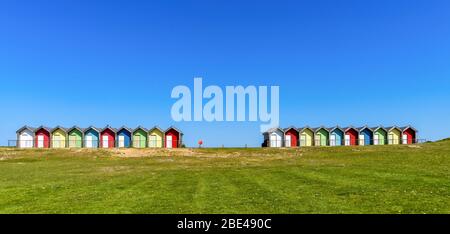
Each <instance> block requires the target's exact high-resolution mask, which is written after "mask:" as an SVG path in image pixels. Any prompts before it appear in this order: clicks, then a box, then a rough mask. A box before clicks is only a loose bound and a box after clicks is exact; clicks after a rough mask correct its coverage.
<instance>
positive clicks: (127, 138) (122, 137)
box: [117, 126, 133, 148]
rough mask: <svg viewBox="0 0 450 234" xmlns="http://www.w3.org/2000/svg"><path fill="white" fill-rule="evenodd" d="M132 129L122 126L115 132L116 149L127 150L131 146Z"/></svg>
mask: <svg viewBox="0 0 450 234" xmlns="http://www.w3.org/2000/svg"><path fill="white" fill-rule="evenodd" d="M132 132H133V130H132V129H129V128H127V127H125V126H122V127H121V128H119V130H118V131H117V147H119V148H128V147H130V146H131V133H132Z"/></svg>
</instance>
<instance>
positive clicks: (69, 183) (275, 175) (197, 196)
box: [0, 141, 450, 213]
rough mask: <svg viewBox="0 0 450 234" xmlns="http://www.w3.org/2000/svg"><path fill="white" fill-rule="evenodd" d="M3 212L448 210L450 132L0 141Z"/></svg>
mask: <svg viewBox="0 0 450 234" xmlns="http://www.w3.org/2000/svg"><path fill="white" fill-rule="evenodd" d="M0 213H450V141H442V142H436V143H427V144H421V145H416V146H365V147H333V148H331V147H317V148H316V147H314V148H300V149H178V150H172V151H167V150H150V149H142V150H139V149H126V150H88V149H61V150H56V149H47V150H36V149H31V150H18V149H13V148H0Z"/></svg>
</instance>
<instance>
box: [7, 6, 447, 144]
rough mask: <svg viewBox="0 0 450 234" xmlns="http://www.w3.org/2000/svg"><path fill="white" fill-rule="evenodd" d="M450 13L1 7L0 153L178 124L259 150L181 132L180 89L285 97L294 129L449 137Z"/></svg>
mask: <svg viewBox="0 0 450 234" xmlns="http://www.w3.org/2000/svg"><path fill="white" fill-rule="evenodd" d="M449 12H450V2H449V1H446V0H443V1H432V0H427V1H407V0H404V1H392V0H389V1H381V0H377V1H370V0H368V1H357V0H355V1H345V0H343V1H334V0H330V1H320V0H319V1H245V3H244V1H230V0H227V1H167V0H164V1H130V0H127V1H92V0H90V1H81V0H80V1H20V0H14V1H1V3H0V80H1V83H0V104H1V107H2V108H1V112H0V113H1V114H0V145H4V144H7V140H8V139H14V138H15V131H16V129H17V128H19V127H21V126H22V125H24V124H27V125H32V126H38V125H41V124H44V125H48V126H56V125H63V126H72V125H79V126H81V127H86V126H88V125H97V126H104V125H106V124H110V125H113V126H121V125H128V126H130V127H135V126H137V125H144V126H148V127H151V126H153V125H156V124H157V125H160V126H162V127H164V128H166V127H168V126H170V125H172V124H173V125H175V126H177V127H179V128H181V129H182V130H183V131H184V132H185V142H186V143H187V144H188V145H194V144H195V143H196V142H197V140H198V139H200V138H201V139H203V141H204V142H205V144H206V145H207V146H217V145H222V144H224V145H225V146H242V145H244V144H248V145H250V146H258V145H260V143H261V141H262V137H261V134H260V132H259V123H228V122H221V123H217V122H216V123H208V122H202V123H198V122H191V123H186V122H185V123H174V122H173V121H172V120H171V117H170V108H171V105H172V103H173V102H174V100H173V99H171V98H170V92H171V90H172V88H173V87H174V86H176V85H180V84H184V85H189V86H192V85H193V77H196V76H201V77H203V79H204V85H208V84H214V85H219V86H225V85H279V86H280V92H281V96H280V119H281V125H282V126H288V125H296V126H303V125H311V126H319V125H327V126H331V125H336V124H339V125H341V126H345V125H349V124H352V125H364V124H368V125H379V124H382V125H393V124H397V125H405V124H412V125H414V126H416V127H417V128H418V129H419V131H420V133H419V134H420V137H421V138H426V139H429V140H436V139H440V138H444V137H449V136H450V121H449V120H450V108H449V106H450V14H449Z"/></svg>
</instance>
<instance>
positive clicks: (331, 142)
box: [330, 134, 336, 146]
mask: <svg viewBox="0 0 450 234" xmlns="http://www.w3.org/2000/svg"><path fill="white" fill-rule="evenodd" d="M330 146H336V135H335V134H331V135H330Z"/></svg>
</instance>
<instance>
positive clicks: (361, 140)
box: [359, 134, 364, 145]
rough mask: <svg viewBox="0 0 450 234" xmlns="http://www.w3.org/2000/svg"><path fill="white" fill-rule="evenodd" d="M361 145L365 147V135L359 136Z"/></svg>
mask: <svg viewBox="0 0 450 234" xmlns="http://www.w3.org/2000/svg"><path fill="white" fill-rule="evenodd" d="M359 145H364V135H362V134H361V135H359Z"/></svg>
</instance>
